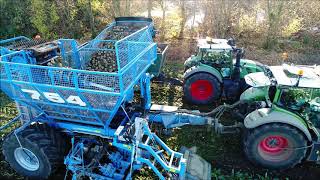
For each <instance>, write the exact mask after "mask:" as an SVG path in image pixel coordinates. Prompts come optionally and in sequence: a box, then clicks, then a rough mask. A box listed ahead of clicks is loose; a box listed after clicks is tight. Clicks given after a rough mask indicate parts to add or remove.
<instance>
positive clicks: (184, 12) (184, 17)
mask: <svg viewBox="0 0 320 180" xmlns="http://www.w3.org/2000/svg"><path fill="white" fill-rule="evenodd" d="M180 13H181V14H180V15H181V17H182V20H181V22H180V32H179V38H180V39H182V38H183V37H184V34H183V32H184V26H185V25H186V21H187V17H186V7H185V1H184V0H180Z"/></svg>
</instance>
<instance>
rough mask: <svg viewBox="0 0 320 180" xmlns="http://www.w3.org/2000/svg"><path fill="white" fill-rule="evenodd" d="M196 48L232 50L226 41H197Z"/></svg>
mask: <svg viewBox="0 0 320 180" xmlns="http://www.w3.org/2000/svg"><path fill="white" fill-rule="evenodd" d="M198 47H199V48H200V49H213V50H232V47H231V46H230V45H229V44H228V40H226V39H211V40H210V41H209V42H208V39H198Z"/></svg>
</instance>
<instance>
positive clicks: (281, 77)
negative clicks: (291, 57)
mask: <svg viewBox="0 0 320 180" xmlns="http://www.w3.org/2000/svg"><path fill="white" fill-rule="evenodd" d="M270 70H271V72H272V74H273V77H274V78H275V80H276V81H277V84H278V85H284V86H295V85H296V84H297V82H298V79H299V78H298V77H299V73H301V74H300V75H301V78H300V81H299V87H304V88H320V67H319V66H299V65H287V64H283V65H282V66H271V67H270Z"/></svg>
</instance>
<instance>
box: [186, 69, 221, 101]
mask: <svg viewBox="0 0 320 180" xmlns="http://www.w3.org/2000/svg"><path fill="white" fill-rule="evenodd" d="M183 91H184V95H185V98H186V100H187V101H189V102H191V103H193V104H209V103H212V102H214V101H215V100H218V99H219V98H220V95H221V84H220V83H219V81H218V79H217V78H216V77H214V76H213V75H211V74H208V73H203V72H200V73H196V74H194V75H191V76H190V77H188V78H187V79H185V81H184V85H183Z"/></svg>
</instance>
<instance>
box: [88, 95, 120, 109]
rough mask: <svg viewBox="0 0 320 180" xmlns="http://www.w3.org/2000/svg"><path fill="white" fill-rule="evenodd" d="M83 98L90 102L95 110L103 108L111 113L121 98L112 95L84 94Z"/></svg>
mask: <svg viewBox="0 0 320 180" xmlns="http://www.w3.org/2000/svg"><path fill="white" fill-rule="evenodd" d="M83 96H84V97H85V98H86V99H87V100H88V102H89V103H90V105H91V106H92V107H93V108H101V109H105V110H109V111H111V110H113V108H114V107H115V106H116V103H117V101H118V100H119V96H112V95H102V94H94V93H83Z"/></svg>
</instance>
